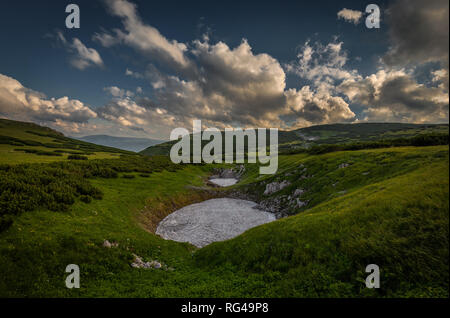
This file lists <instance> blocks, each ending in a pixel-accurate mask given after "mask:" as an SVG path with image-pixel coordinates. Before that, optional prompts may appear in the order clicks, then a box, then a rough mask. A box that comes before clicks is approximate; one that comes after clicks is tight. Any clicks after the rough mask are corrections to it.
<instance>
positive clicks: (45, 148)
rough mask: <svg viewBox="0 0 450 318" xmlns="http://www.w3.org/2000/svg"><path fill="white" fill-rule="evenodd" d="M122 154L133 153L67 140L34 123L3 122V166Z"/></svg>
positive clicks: (0, 146)
mask: <svg viewBox="0 0 450 318" xmlns="http://www.w3.org/2000/svg"><path fill="white" fill-rule="evenodd" d="M120 154H131V152H129V151H125V150H120V149H117V148H112V147H105V146H100V145H96V144H92V143H89V142H85V141H81V140H75V139H72V138H68V137H66V136H64V135H63V134H61V133H60V132H57V131H55V130H53V129H50V128H47V127H42V126H39V125H36V124H33V123H25V122H19V121H13V120H7V119H0V164H3V163H7V164H17V163H25V162H28V163H30V162H52V161H60V160H62V159H67V157H68V156H69V155H79V156H86V157H88V158H90V159H93V158H96V159H102V158H115V157H118V156H119V155H120Z"/></svg>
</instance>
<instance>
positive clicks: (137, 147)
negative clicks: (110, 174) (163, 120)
mask: <svg viewBox="0 0 450 318" xmlns="http://www.w3.org/2000/svg"><path fill="white" fill-rule="evenodd" d="M73 138H74V139H78V140H82V141H87V142H90V143H93V144H97V145H102V146H108V147H114V148H118V149H123V150H128V151H134V152H139V151H141V150H144V149H146V148H148V147H151V146H154V145H157V144H160V143H163V142H165V141H164V140H156V139H148V138H133V137H115V136H108V135H91V136H85V137H73Z"/></svg>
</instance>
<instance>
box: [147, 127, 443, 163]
mask: <svg viewBox="0 0 450 318" xmlns="http://www.w3.org/2000/svg"><path fill="white" fill-rule="evenodd" d="M448 129H449V126H448V124H403V123H357V124H327V125H318V126H310V127H306V128H300V129H296V130H290V131H282V130H280V131H279V132H278V147H279V150H280V152H283V151H290V150H292V149H297V148H309V147H311V146H314V145H323V144H345V143H352V142H365V141H377V140H381V139H393V138H401V137H404V138H407V137H413V136H416V135H419V134H427V133H446V134H448ZM222 134H223V132H222ZM267 138H268V137H267ZM208 142H209V141H202V145H203V144H206V143H208ZM175 143H177V141H176V140H175V141H166V142H162V143H159V144H157V145H153V146H150V147H148V148H146V149H144V150H142V151H141V154H144V155H148V156H153V155H168V154H169V153H170V149H171V147H172V145H173V144H175Z"/></svg>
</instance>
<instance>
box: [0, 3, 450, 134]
mask: <svg viewBox="0 0 450 318" xmlns="http://www.w3.org/2000/svg"><path fill="white" fill-rule="evenodd" d="M397 2H401V1H397ZM397 2H395V1H377V3H376V4H377V5H378V6H379V7H380V10H381V25H380V28H379V29H375V28H373V29H368V28H367V27H366V26H365V23H364V20H365V18H366V14H365V13H364V11H365V7H366V5H367V4H368V3H366V2H364V1H311V2H306V1H173V0H170V1H163V2H156V1H137V0H136V1H125V0H111V1H96V0H91V1H86V0H78V1H14V2H9V3H7V2H2V3H1V4H0V6H1V8H0V30H1V31H0V41H1V43H2V49H1V50H0V74H1V75H3V76H4V77H3V78H2V80H3V81H0V85H2V84H1V83H2V82H3V86H4V88H3V90H4V94H3V95H2V90H1V89H2V88H1V86H0V115H1V116H2V117H6V118H12V119H19V120H29V121H35V122H38V123H42V124H46V125H49V126H52V127H54V128H57V129H59V130H62V131H63V132H65V133H67V134H71V135H86V134H94V133H108V134H116V135H123V136H147V137H155V138H164V139H167V138H168V134H169V132H170V129H172V128H174V127H177V126H186V125H188V124H189V121H190V120H192V119H203V120H204V123H205V124H206V125H209V126H217V127H219V128H222V127H226V126H230V125H231V126H256V125H258V126H262V125H265V126H267V125H273V126H274V127H281V128H283V129H290V128H297V127H302V126H308V125H313V124H321V123H330V122H354V121H408V122H446V121H447V122H448V102H447V103H445V102H444V101H443V100H444V98H443V96H445V94H448V52H447V54H445V49H444V50H443V49H442V48H440V47H439V46H440V44H439V43H431V42H429V41H428V40H427V39H423V41H424V45H423V46H424V48H423V49H428V50H429V51H430V52H433V53H432V54H430V55H431V57H427V54H423V52H420V45H417V43H403V42H405V41H403V40H402V39H403V38H404V37H402V36H401V32H403V31H402V30H403V29H404V27H402V26H403V25H402V24H401V23H408V19H414V18H415V19H416V20H415V21H417V12H424V14H423V15H420V14H419V18H423V19H424V23H423V26H422V25H421V24H420V23H419V26H418V27H419V28H432V27H434V26H433V25H430V23H428V21H427V20H426V19H431V18H430V15H431V16H433V14H437V13H436V12H439V11H442V10H444V13H445V10H447V11H446V14H447V20H448V1H447V2H446V1H431V2H433V4H434V5H435V6H438V7H439V10H437V9H436V8H433V7H431V8H429V7H426V5H424V4H422V3H419V2H418V1H412V2H410V4H411V5H412V6H413V8H414V10H411V17H409V16H408V15H407V14H405V13H404V11H408V10H403V11H402V10H400V9H399V8H402V7H401V4H398V3H397ZM69 3H76V4H77V5H78V6H79V8H80V11H81V28H80V29H67V28H66V27H65V18H66V16H67V15H68V14H67V13H65V7H66V5H67V4H69ZM414 6H416V7H414ZM129 8H134V9H133V10H134V11H133V12H134V13H131V15H132V16H131V17H130V15H128V16H126V14H123V12H126V10H128V9H129ZM344 8H346V9H350V10H353V11H354V12H360V15H361V17H360V18H359V20H358V21H352V20H347V19H344V18H342V16H341V18H339V16H338V12H340V11H341V10H343V9H344ZM421 10H422V11H421ZM127 12H128V11H127ZM402 12H403V13H402ZM430 12H431V13H430ZM128 13H129V12H128ZM425 13H426V14H425ZM396 17H397V19H396V20H393V19H394V18H396ZM444 18H445V14H444ZM127 19H128V20H127ZM130 19H131V20H130ZM389 19H391V22H390V20H389ZM398 20H401V21H400V22H399V23H397V22H398ZM434 20H436V18H434ZM126 21H129V28H128V29H127V26H126V25H125V23H126ZM130 21H131V22H130ZM392 21H394V22H392ZM395 21H397V22H395ZM437 22H439V21H437ZM397 24H399V25H397ZM416 25H417V23H416ZM115 30H119V32H117V31H115ZM155 30H156V31H155ZM397 31H398V32H397ZM419 31H420V29H419ZM424 31H427V30H424ZM146 32H147V33H148V34H147V33H146ZM153 32H157V33H158V34H159V35H158V36H157V37H154V33H153ZM399 32H400V33H399ZM439 32H442V33H444V34H443V35H442V36H445V33H446V34H447V36H448V22H447V26H445V25H444V26H442V29H439V30H438V35H437V36H440V33H439ZM419 33H420V34H421V32H419ZM424 33H426V32H424ZM105 34H107V35H109V36H110V37H112V38H114V39H115V40H114V44H108V45H105V42H102V41H100V40H99V38H100V37H104V36H105ZM420 34H419V36H418V38H417V39H416V40H417V41H418V42H420V40H421V39H420ZM96 35H97V36H96ZM136 37H139V39H138V40H136V41H134V39H136ZM243 39H245V40H246V42H245V43H246V44H245V45H244V46H243V45H242V43H243V42H242V41H243ZM75 41H77V42H75ZM396 41H397V42H396ZM402 41H403V42H402ZM411 42H414V39H411ZM436 42H437V41H436ZM173 43H176V44H174V45H172V44H173ZM218 44H224V45H225V46H224V47H221V46H220V45H218ZM419 44H420V43H419ZM444 44H445V43H444ZM427 45H429V46H433V45H435V46H436V48H433V47H428V48H427ZM447 47H448V40H447ZM238 48H241V49H242V50H241V51H239V50H238ZM246 48H247V49H248V50H247V51H246V50H245V49H246ZM83 49H87V50H90V51H89V57H88V60H87V62H86V60H83V59H81V60H80V58H79V56H78V55H80V54H81V53H80V50H83ZM165 50H167V51H165ZM402 50H403V51H402ZM309 51H312V54H313V58H312V59H311V60H308V61H306V60H305V59H304V60H303V62H304V63H309V64H308V65H307V66H306V67H305V64H304V65H303V67H302V66H301V65H300V64H301V63H300V62H301V58H302V57H303V58H304V57H305V56H306V55H305V52H309ZM447 51H448V49H447ZM94 52H95V54H94ZM249 52H250V53H249ZM91 53H92V55H91ZM171 54H175V55H176V54H178V55H177V56H179V54H181V55H182V57H181V58H180V59H182V60H183V61H185V62H186V65H183V66H180V65H177V62H176V61H175V60H173V59H172V55H171ZM314 54H316V55H314ZM433 54H434V55H435V56H433ZM175 55H174V56H175ZM97 57H98V59H97V60H96V58H97ZM165 57H168V58H167V59H166V58H165ZM314 57H315V58H314ZM84 58H86V56H85V57H84ZM91 58H92V60H89V59H91ZM240 59H241V60H240ZM446 60H447V62H445V61H446ZM75 61H82V63H81V64H80V63H78V64H77V62H75ZM83 61H84V62H83ZM180 61H181V60H180ZM180 61H178V62H180ZM405 61H406V62H407V63H404V62H405ZM84 63H87V64H84ZM183 63H184V62H183ZM188 64H189V65H188ZM77 65H78V66H77ZM253 68H255V69H254V70H252V71H250V70H251V69H253ZM127 69H128V70H129V71H132V72H135V74H134V76H131V75H130V74H131V73H130V72H129V74H128V75H126V70H127ZM381 70H382V71H383V72H384V73H380V71H381ZM419 70H420V72H419ZM240 72H242V73H240ZM252 72H253V73H252ZM436 72H437V73H436ZM371 76H372V79H371ZM373 77H375V79H373ZM236 79H242V80H243V83H241V84H239V85H237V84H236ZM244 79H245V80H244ZM431 79H434V80H433V81H432V80H431ZM13 80H14V81H15V82H14V83H16V82H18V83H20V85H19V86H17V85H16V84H14V85H16V86H17V87H19V88H17V87H16V86H14V85H13V86H14V87H16V88H14V92H13V89H12V88H11V87H12V86H11V85H12V83H13ZM227 81H228V82H227ZM252 81H254V82H252ZM157 83H159V84H157ZM261 83H262V84H261ZM235 84H236V85H235ZM264 85H267V86H264ZM370 85H372V86H370ZM395 85H397V86H395ZM398 85H400V86H398ZM423 86H425V87H423ZM111 87H114V89H115V91H113V90H111ZM274 87H275V88H274ZM305 87H308V89H306V88H305ZM380 87H381V88H383V89H384V88H385V87H386V89H388V88H392V87H397V88H396V89H397V91H405V92H411V91H412V92H414V94H413V95H414V96H416V97H415V99H414V100H408V99H405V98H404V97H403V96H393V95H396V94H393V93H392V92H391V91H386V92H384V91H380V92H379V93H380V95H379V96H377V97H376V98H373V96H372V100H371V99H370V98H369V97H370V96H369V95H370V94H369V93H368V92H371V91H374V90H376V89H378V90H379V89H380ZM439 87H440V88H439ZM427 89H428V90H427ZM355 90H359V91H358V92H357V93H355ZM127 91H128V93H127ZM111 92H112V93H111ZM18 94H25V95H24V96H26V98H27V99H29V100H35V99H36V98H34V99H33V98H31V97H33V96H38V97H39V100H38V101H37V103H38V106H36V107H34V111H35V112H37V113H36V114H33V113H30V112H27V111H26V108H27V107H30V108H33V107H32V106H30V104H31V102H29V103H28V104H26V105H25V104H20V105H19V106H17V107H14V108H13V107H12V106H10V105H11V101H12V100H13V99H14V98H15V99H17V100H18V103H19V102H20V101H21V100H22V99H23V98H22V99H21V98H20V96H22V95H20V96H19V95H18ZM439 94H441V95H439ZM372 95H373V94H372ZM397 95H398V94H397ZM30 96H31V97H30ZM65 96H67V98H68V101H62V100H61V101H59V102H51V100H52V98H54V99H56V100H58V99H59V98H61V97H65ZM430 96H431V97H430ZM433 96H434V97H433ZM436 96H437V97H436ZM2 97H3V102H2ZM377 98H378V99H377ZM427 98H428V99H427ZM430 98H431V99H430ZM49 100H50V102H48V101H49ZM74 100H76V101H79V103H81V104H77V103H73V102H72V101H74ZM430 101H431V102H432V103H434V104H435V105H434V108H433V109H423V110H422V109H419V110H418V112H417V108H418V107H419V108H420V104H421V103H423V104H425V102H427V103H429V102H430ZM66 102H67V103H66ZM8 103H9V104H8ZM13 103H14V102H13ZM49 103H50V104H51V106H48V105H49ZM63 103H66V104H64V105H62V104H63ZM401 103H403V104H405V105H400V104H401ZM415 103H417V105H415ZM412 104H414V107H411V106H410V105H412ZM55 105H56V106H55ZM272 105H273V106H272ZM45 107H47V108H45ZM49 107H52V110H48V108H49ZM19 108H24V111H18V110H17V109H19ZM53 108H54V109H53ZM392 108H396V109H394V110H392ZM13 109H15V111H13ZM36 109H37V110H36ZM74 109H75V110H74ZM409 111H411V112H417V113H414V114H413V113H411V114H409V113H408V112H409ZM430 111H431V112H432V115H430ZM39 112H41V113H39ZM81 113H82V114H81ZM55 114H56V115H55ZM80 114H81V115H80ZM202 114H205V116H204V118H202ZM206 114H207V115H206ZM53 115H55V116H53ZM222 115H223V116H222ZM159 116H161V117H159ZM383 116H385V117H383ZM198 117H200V118H198ZM188 127H189V126H188Z"/></svg>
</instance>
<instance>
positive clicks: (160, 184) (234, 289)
mask: <svg viewBox="0 0 450 318" xmlns="http://www.w3.org/2000/svg"><path fill="white" fill-rule="evenodd" d="M29 156H32V155H29ZM349 160H353V163H354V164H353V165H352V166H350V167H349V168H346V169H349V170H345V169H343V170H342V171H341V170H339V171H336V166H337V165H338V164H340V163H341V162H344V161H349ZM388 161H389V164H388V165H387V166H388V167H391V168H390V169H391V170H389V169H385V167H386V165H385V164H386V163H387V162H388ZM300 163H305V164H306V165H308V167H309V169H311V171H313V170H314V169H318V172H320V171H319V170H323V171H322V174H321V173H316V175H317V179H314V178H312V179H309V180H308V182H311V186H313V185H314V182H313V181H316V182H317V184H319V185H322V184H324V185H325V184H327V183H328V182H331V180H328V179H327V178H326V176H325V175H326V172H328V173H330V174H333V173H334V174H336V175H335V176H334V177H336V178H340V180H341V184H343V185H344V186H343V187H345V188H346V190H348V192H347V193H346V194H344V195H341V196H338V197H336V196H335V195H333V193H331V192H330V191H332V190H331V189H328V190H327V191H328V192H327V191H324V193H325V194H326V195H325V194H324V195H322V196H319V197H318V198H317V200H316V203H315V206H314V207H312V209H310V210H307V211H304V212H303V213H301V214H299V215H297V216H293V217H289V218H286V219H282V220H279V221H276V222H273V223H271V224H266V225H263V226H260V227H257V228H255V229H252V230H250V231H248V232H246V233H244V234H243V235H241V236H239V237H237V238H235V239H233V240H230V241H226V242H220V243H214V244H212V245H210V246H208V247H206V248H204V249H201V250H198V251H197V252H195V253H194V254H192V253H193V252H194V251H195V248H193V247H192V246H190V245H189V244H183V243H176V242H170V241H165V240H162V239H160V238H159V237H157V236H155V235H153V234H151V233H148V232H146V231H145V230H143V229H142V227H140V226H139V225H138V222H137V219H138V215H139V213H140V212H141V211H142V210H143V209H145V208H144V207H145V206H146V205H147V204H154V202H155V201H158V200H161V199H163V198H171V200H173V201H177V200H179V201H185V200H186V198H189V197H190V196H191V194H192V192H191V191H192V190H189V188H187V187H186V186H187V185H194V186H200V185H202V177H204V176H206V175H207V174H208V173H210V172H209V167H208V166H198V167H196V166H188V167H186V168H185V169H183V170H182V171H178V172H176V173H172V172H162V173H153V174H151V175H150V178H141V177H139V176H137V177H136V178H135V179H129V180H128V179H127V180H125V179H123V178H120V179H94V180H93V181H92V182H93V184H94V185H95V186H98V187H99V188H100V189H101V190H102V191H103V192H104V194H105V195H104V198H103V200H101V201H93V202H92V203H90V204H84V203H81V202H77V203H76V204H75V205H74V206H73V207H72V209H71V211H70V212H68V213H55V212H49V211H36V212H33V213H25V214H23V215H21V216H20V217H19V218H18V219H17V220H16V221H15V222H14V224H13V226H12V227H11V228H10V229H9V230H7V231H6V232H4V233H0V272H1V273H2V278H1V279H0V296H47V297H49V296H64V297H70V296H75V297H76V296H129V297H133V296H138V297H157V296H168V297H183V296H191V297H195V296H222V297H230V296H273V297H279V296H307V297H308V296H309V297H315V296H321V297H326V296H343V297H345V296H446V295H448V146H440V147H424V148H414V147H410V148H397V149H388V150H383V149H377V150H366V151H355V152H338V153H332V154H326V155H321V156H307V155H304V154H302V155H292V156H282V157H280V170H279V171H280V173H284V172H286V171H290V170H292V169H294V168H296V167H297V166H298V165H299V164H300ZM315 164H316V165H317V166H315ZM366 165H367V166H366ZM363 168H364V169H363ZM394 168H395V174H394V175H392V176H391V175H390V174H392V173H393V172H394ZM350 169H357V170H354V171H360V172H364V171H366V170H367V169H368V170H370V171H371V173H370V175H369V176H370V177H367V178H369V181H367V179H363V178H361V179H358V180H354V179H352V176H354V175H355V174H354V173H350V172H351V171H352V170H350ZM358 169H360V170H358ZM354 171H353V172H354ZM388 173H389V174H388ZM359 176H360V174H358V178H359ZM269 178H270V177H269ZM255 180H259V179H258V176H257V175H256V167H253V168H252V169H250V171H249V173H248V175H247V179H246V180H243V184H244V185H245V184H246V183H247V184H248V183H250V182H253V181H255ZM302 182H303V181H302ZM346 185H353V186H352V187H349V186H346ZM302 186H303V185H302ZM305 186H306V185H305ZM288 190H289V189H286V190H285V191H288ZM340 190H341V189H340V188H338V189H336V190H333V191H335V192H338V191H340ZM105 239H108V240H112V241H117V242H118V243H119V247H118V248H114V249H106V248H103V247H102V246H101V244H102V242H103V240H105ZM132 252H135V253H136V254H138V255H140V256H143V257H144V258H146V259H158V260H160V261H162V262H164V263H166V264H167V265H168V266H171V267H173V268H175V270H174V271H160V270H136V269H133V268H131V267H130V265H129V264H130V263H131V261H132ZM192 255H194V256H195V257H192ZM70 263H75V264H78V265H80V268H81V273H82V276H81V286H82V288H81V289H80V290H68V289H66V288H65V286H64V279H65V275H66V274H65V272H64V270H65V267H66V265H67V264H70ZM369 263H376V264H378V265H380V267H381V271H382V286H383V288H382V289H381V290H378V291H374V290H371V291H369V290H367V289H365V288H362V287H363V286H364V283H363V278H364V277H365V273H364V267H365V265H367V264H369Z"/></svg>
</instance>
